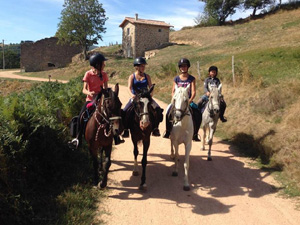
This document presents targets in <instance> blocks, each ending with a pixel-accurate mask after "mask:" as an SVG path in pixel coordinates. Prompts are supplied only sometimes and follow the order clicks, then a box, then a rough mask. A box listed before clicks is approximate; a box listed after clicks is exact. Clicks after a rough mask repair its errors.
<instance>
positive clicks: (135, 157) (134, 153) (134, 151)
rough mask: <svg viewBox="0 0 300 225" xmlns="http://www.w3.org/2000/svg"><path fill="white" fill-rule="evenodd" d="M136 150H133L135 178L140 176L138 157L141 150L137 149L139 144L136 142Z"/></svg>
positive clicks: (133, 173)
mask: <svg viewBox="0 0 300 225" xmlns="http://www.w3.org/2000/svg"><path fill="white" fill-rule="evenodd" d="M133 146H134V149H133V155H134V166H133V172H132V175H133V176H138V175H139V171H138V162H137V157H138V155H139V150H138V147H137V143H136V142H134V143H133Z"/></svg>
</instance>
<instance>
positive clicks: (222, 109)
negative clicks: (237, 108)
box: [219, 99, 227, 123]
mask: <svg viewBox="0 0 300 225" xmlns="http://www.w3.org/2000/svg"><path fill="white" fill-rule="evenodd" d="M225 109H226V103H225V101H224V100H223V99H222V100H221V102H220V114H219V118H220V120H221V121H222V122H223V123H225V122H227V119H226V118H225V117H224V113H225Z"/></svg>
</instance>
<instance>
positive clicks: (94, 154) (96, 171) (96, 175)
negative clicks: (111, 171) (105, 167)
mask: <svg viewBox="0 0 300 225" xmlns="http://www.w3.org/2000/svg"><path fill="white" fill-rule="evenodd" d="M89 149H90V153H91V156H92V160H93V168H94V185H95V186H97V185H98V183H99V163H98V152H97V151H98V148H97V146H96V145H93V144H92V145H91V146H90V147H89Z"/></svg>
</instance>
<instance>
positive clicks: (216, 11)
mask: <svg viewBox="0 0 300 225" xmlns="http://www.w3.org/2000/svg"><path fill="white" fill-rule="evenodd" d="M199 1H200V2H205V3H206V5H205V8H204V12H205V13H207V15H208V16H209V17H212V18H214V19H215V20H217V21H218V24H219V25H222V24H224V23H225V20H226V18H227V17H228V16H230V15H233V14H234V13H235V8H237V7H238V6H240V4H241V0H199Z"/></svg>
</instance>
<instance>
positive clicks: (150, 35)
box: [134, 24, 170, 57]
mask: <svg viewBox="0 0 300 225" xmlns="http://www.w3.org/2000/svg"><path fill="white" fill-rule="evenodd" d="M169 32H170V31H169V28H168V27H160V26H153V25H144V24H136V42H135V47H136V48H135V55H134V57H144V55H145V51H148V50H152V49H156V48H159V47H160V46H161V45H162V44H165V43H168V42H169Z"/></svg>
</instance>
